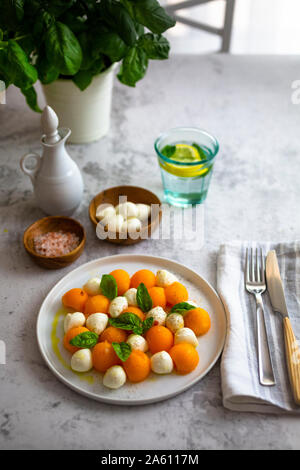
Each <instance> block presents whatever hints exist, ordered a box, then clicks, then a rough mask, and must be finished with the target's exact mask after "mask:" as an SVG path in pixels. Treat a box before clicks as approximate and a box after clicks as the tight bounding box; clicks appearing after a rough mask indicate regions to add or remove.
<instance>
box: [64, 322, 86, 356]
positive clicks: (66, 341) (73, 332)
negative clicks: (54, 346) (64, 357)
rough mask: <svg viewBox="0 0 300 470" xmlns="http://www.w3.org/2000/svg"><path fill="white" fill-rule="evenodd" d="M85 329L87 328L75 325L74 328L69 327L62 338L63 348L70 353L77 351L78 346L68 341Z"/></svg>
mask: <svg viewBox="0 0 300 470" xmlns="http://www.w3.org/2000/svg"><path fill="white" fill-rule="evenodd" d="M85 331H89V330H88V329H87V328H85V327H84V326H75V327H74V328H71V329H70V330H69V331H67V333H66V334H65V336H64V339H63V344H64V347H65V349H67V350H68V351H69V352H70V353H72V354H74V353H75V352H76V351H78V349H80V348H77V347H76V346H73V345H72V344H70V341H71V340H72V339H73V338H75V336H77V335H80V333H84V332H85Z"/></svg>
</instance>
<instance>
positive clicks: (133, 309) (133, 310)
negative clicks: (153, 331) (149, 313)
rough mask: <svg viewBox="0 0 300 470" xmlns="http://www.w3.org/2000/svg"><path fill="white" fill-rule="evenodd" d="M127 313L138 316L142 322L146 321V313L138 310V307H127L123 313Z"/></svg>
mask: <svg viewBox="0 0 300 470" xmlns="http://www.w3.org/2000/svg"><path fill="white" fill-rule="evenodd" d="M127 312H130V313H134V314H135V315H137V316H138V317H139V318H140V319H141V320H142V321H144V320H145V314H144V312H143V311H142V310H141V309H140V308H138V307H127V308H126V309H125V310H123V312H122V313H127Z"/></svg>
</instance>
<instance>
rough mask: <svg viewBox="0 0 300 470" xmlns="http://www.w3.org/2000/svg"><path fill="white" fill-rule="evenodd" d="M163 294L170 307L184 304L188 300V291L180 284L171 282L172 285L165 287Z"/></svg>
mask: <svg viewBox="0 0 300 470" xmlns="http://www.w3.org/2000/svg"><path fill="white" fill-rule="evenodd" d="M165 293H166V299H167V302H168V304H170V305H176V304H179V303H180V302H186V301H187V299H188V298H189V294H188V291H187V290H186V288H185V287H184V285H183V284H181V283H180V282H173V284H171V285H169V286H167V287H165Z"/></svg>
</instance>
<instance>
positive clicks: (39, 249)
mask: <svg viewBox="0 0 300 470" xmlns="http://www.w3.org/2000/svg"><path fill="white" fill-rule="evenodd" d="M33 244H34V249H35V251H36V253H37V254H38V255H42V256H48V257H50V258H54V257H56V256H62V255H66V254H68V253H70V252H71V251H73V250H75V248H76V247H77V246H78V245H79V238H78V237H77V235H75V233H71V232H63V231H62V230H59V231H58V232H47V233H44V234H43V235H38V236H37V237H35V238H34V239H33Z"/></svg>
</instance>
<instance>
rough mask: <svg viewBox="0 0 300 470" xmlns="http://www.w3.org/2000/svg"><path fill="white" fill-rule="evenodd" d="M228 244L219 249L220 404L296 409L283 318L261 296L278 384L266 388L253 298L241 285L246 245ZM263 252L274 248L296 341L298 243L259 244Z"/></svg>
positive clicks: (299, 321) (299, 320)
mask: <svg viewBox="0 0 300 470" xmlns="http://www.w3.org/2000/svg"><path fill="white" fill-rule="evenodd" d="M247 246H252V247H253V248H255V247H256V244H255V243H252V244H250V243H249V244H248V243H246V242H244V243H240V242H235V243H230V244H225V245H222V246H221V247H220V251H219V256H218V269H217V285H218V292H219V295H220V297H221V299H222V302H223V304H224V307H225V311H226V315H227V336H226V341H225V346H224V351H223V355H222V360H221V382H222V393H223V405H224V407H225V408H229V409H231V410H236V411H254V412H262V413H294V414H298V413H300V406H297V405H296V404H295V403H294V401H293V397H292V393H291V389H290V384H289V378H288V373H287V367H286V362H285V352H284V337H283V328H282V320H281V317H280V316H279V315H278V314H277V313H274V312H273V310H272V307H271V304H270V300H269V296H268V293H267V292H266V293H265V294H263V303H264V307H265V320H266V328H267V333H268V338H269V344H270V350H271V356H272V361H273V367H274V373H275V379H276V385H275V386H272V387H264V386H262V385H260V383H259V379H258V364H257V341H256V315H255V298H254V296H253V295H250V294H248V293H247V292H246V290H245V287H244V262H245V253H246V247H247ZM259 246H261V247H262V248H263V251H264V253H265V254H267V252H268V251H269V250H270V249H271V250H273V249H274V250H276V254H277V258H278V264H279V269H280V274H281V279H282V282H283V284H284V290H285V296H286V303H287V308H288V311H289V315H290V320H291V323H292V326H293V330H294V333H295V336H296V338H297V340H299V338H300V241H297V242H293V243H278V244H273V243H259Z"/></svg>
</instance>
